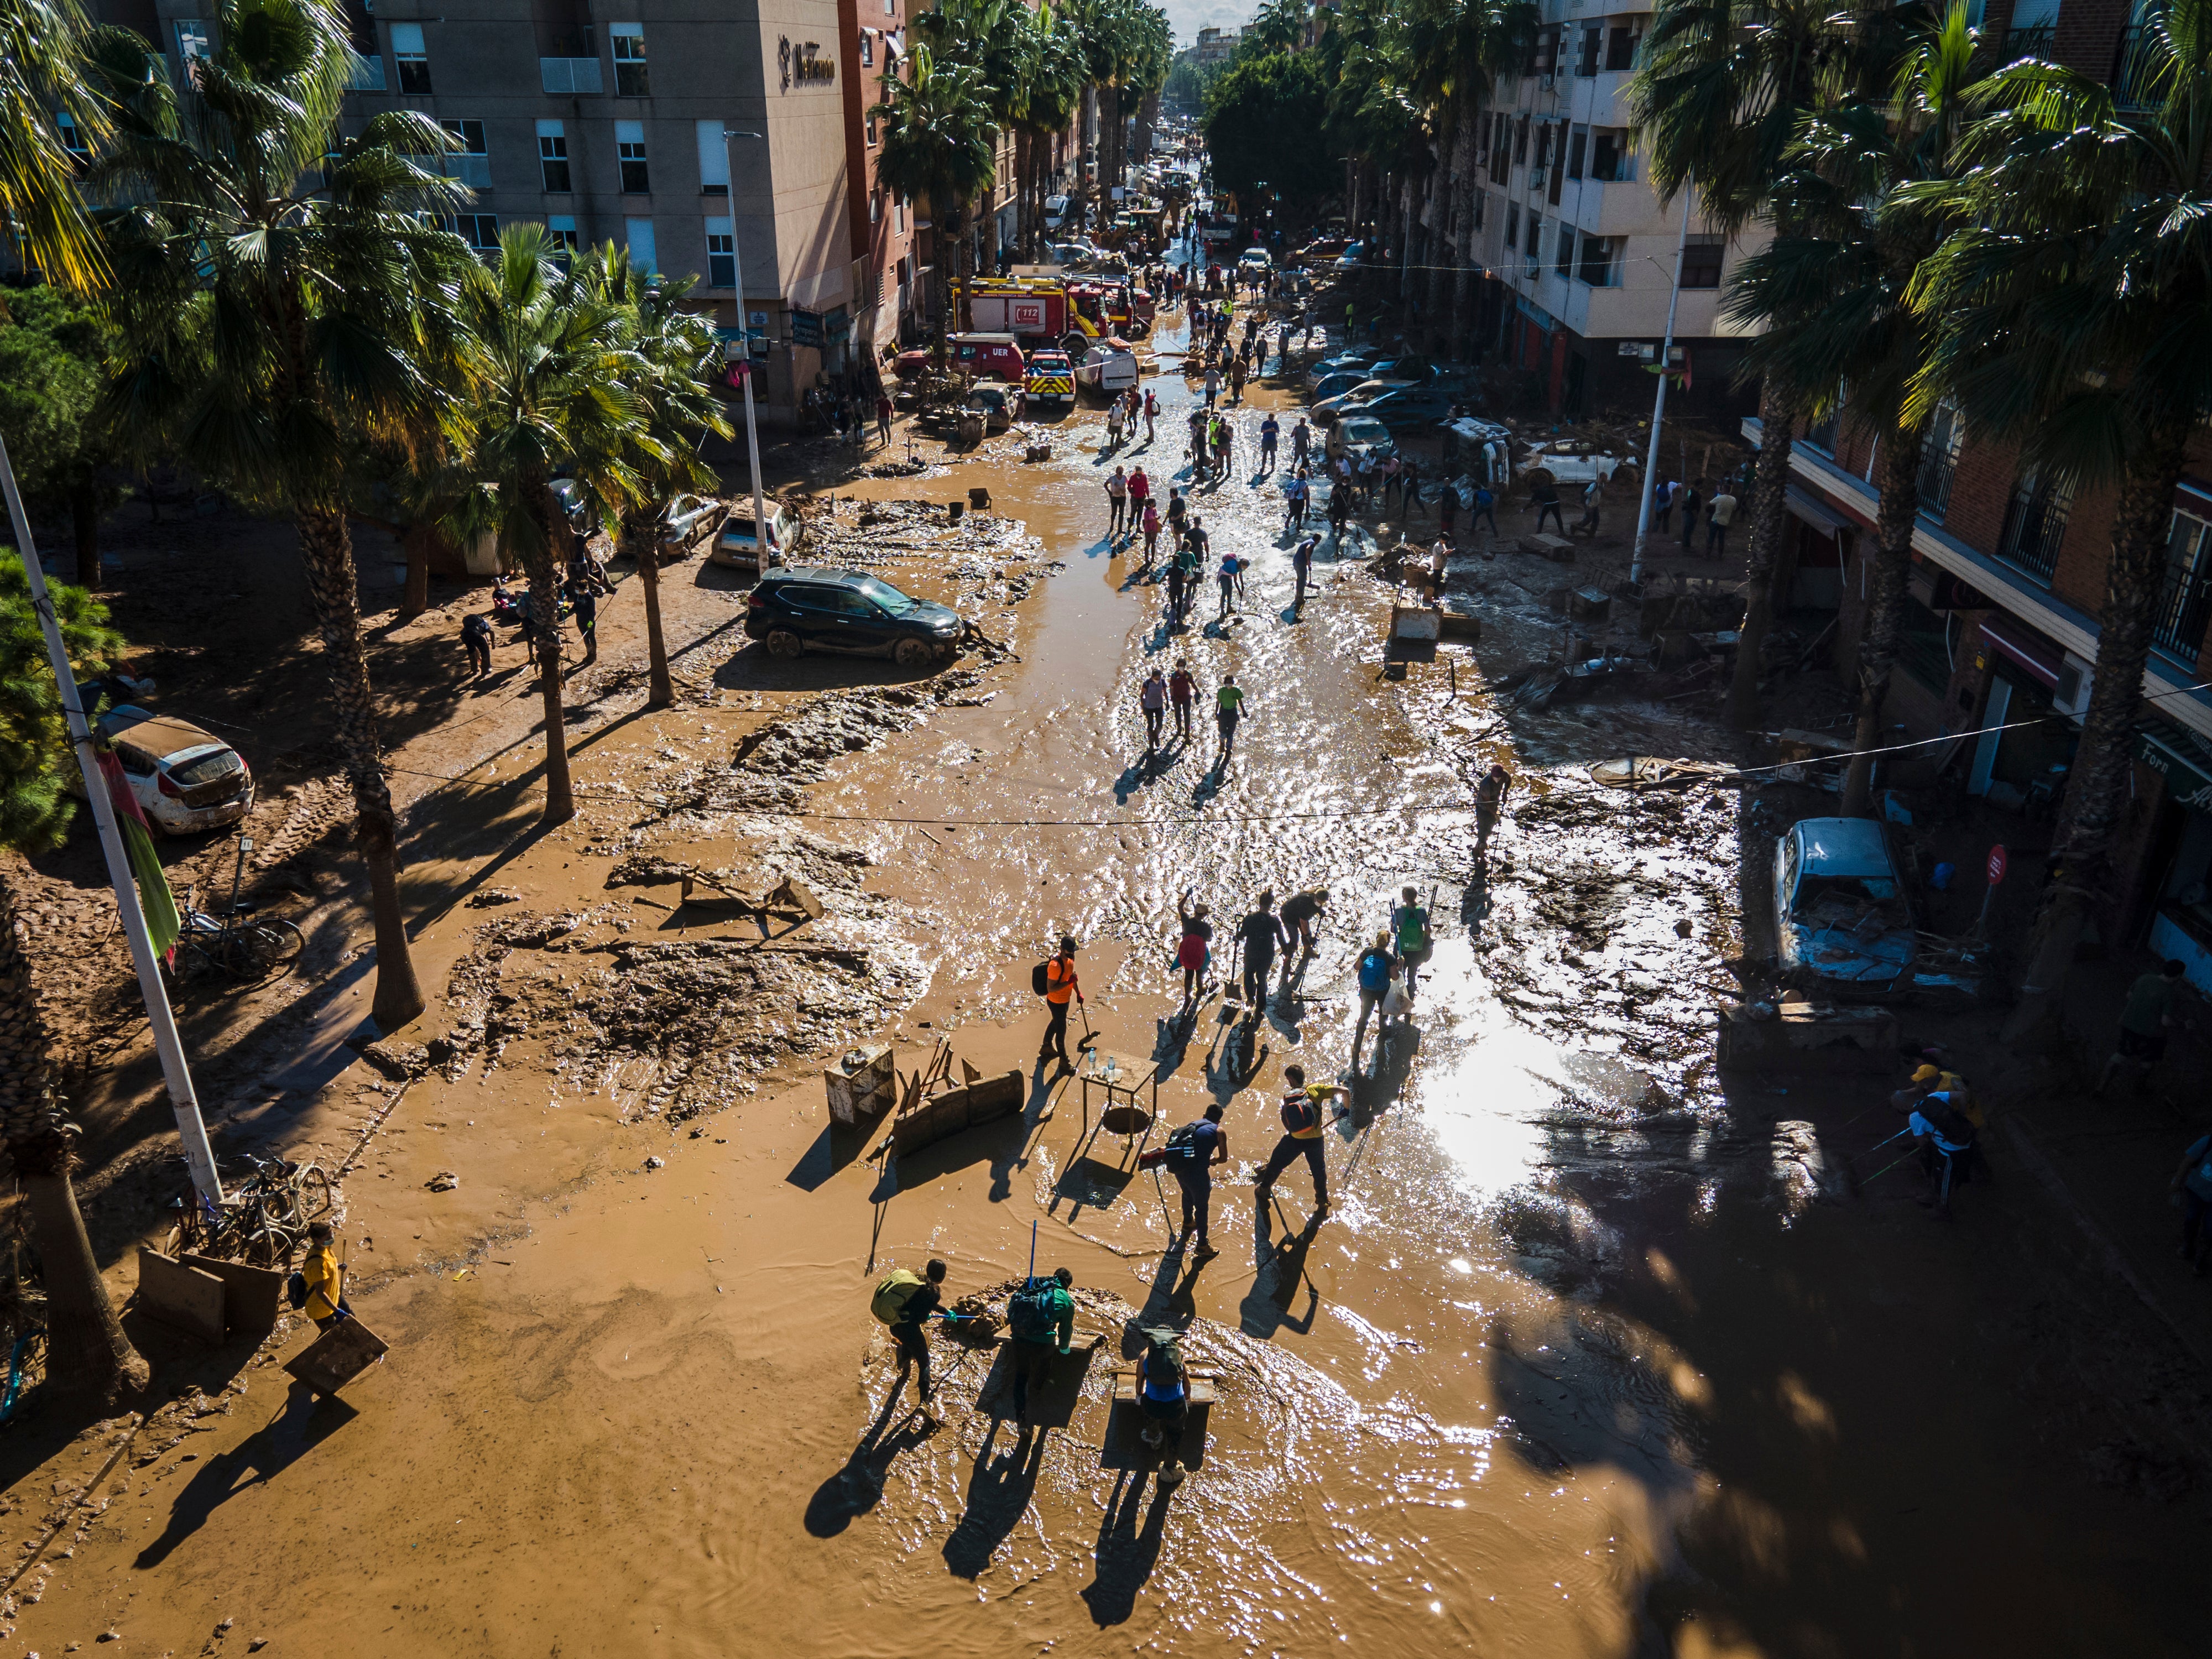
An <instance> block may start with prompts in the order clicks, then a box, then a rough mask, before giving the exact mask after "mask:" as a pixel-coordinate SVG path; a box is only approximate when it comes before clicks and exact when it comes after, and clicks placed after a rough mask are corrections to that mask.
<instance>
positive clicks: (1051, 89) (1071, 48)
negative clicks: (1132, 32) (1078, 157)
mask: <svg viewBox="0 0 2212 1659" xmlns="http://www.w3.org/2000/svg"><path fill="white" fill-rule="evenodd" d="M1027 16H1028V20H1029V21H1028V23H1027V26H1026V27H1024V30H1023V38H1022V41H1021V50H1020V52H1019V54H1018V58H1017V60H1016V61H1017V64H1018V70H1017V74H1018V83H1019V86H1020V97H1019V99H1018V103H1017V106H1016V112H1015V116H1014V124H1015V125H1014V170H1015V173H1016V175H1017V176H1018V179H1020V186H1019V187H1020V191H1021V210H1020V214H1019V216H1018V226H1017V229H1016V232H1015V234H1016V237H1017V239H1018V240H1019V242H1020V244H1021V249H1022V252H1023V255H1024V257H1025V258H1035V257H1036V243H1037V231H1038V229H1039V228H1040V227H1041V226H1042V223H1043V222H1044V198H1045V196H1046V193H1047V192H1046V188H1045V185H1046V181H1047V178H1048V175H1049V173H1051V170H1052V151H1051V144H1052V140H1053V137H1054V135H1055V134H1058V133H1060V132H1064V131H1066V130H1067V124H1068V123H1069V122H1070V121H1071V120H1073V118H1074V117H1075V111H1076V106H1078V105H1079V104H1080V103H1081V102H1082V101H1083V51H1082V43H1081V42H1080V40H1078V38H1077V36H1076V33H1075V31H1074V29H1073V28H1072V27H1070V26H1069V25H1068V23H1067V21H1066V19H1065V17H1063V16H1061V15H1058V14H1055V13H1054V10H1053V9H1052V7H1051V5H1050V4H1049V3H1046V4H1041V5H1039V6H1038V7H1037V9H1036V10H1035V11H1033V12H1030V13H1028V14H1027Z"/></svg>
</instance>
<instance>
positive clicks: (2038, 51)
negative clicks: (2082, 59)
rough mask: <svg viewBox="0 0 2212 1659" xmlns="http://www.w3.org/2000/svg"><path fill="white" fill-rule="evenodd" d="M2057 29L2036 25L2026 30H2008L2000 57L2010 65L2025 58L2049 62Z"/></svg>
mask: <svg viewBox="0 0 2212 1659" xmlns="http://www.w3.org/2000/svg"><path fill="white" fill-rule="evenodd" d="M2055 27H2056V26H2055V25H2053V24H2050V23H2036V24H2033V25H2031V26H2030V27H2027V28H2024V29H2008V30H2006V31H2005V37H2004V44H2003V46H2002V50H2001V52H2000V53H1999V55H2000V56H2001V57H2002V59H2003V60H2004V61H2005V62H2006V63H2008V64H2015V63H2018V62H2019V61H2020V60H2021V58H2038V59H2046V60H2047V59H2048V58H2050V56H2051V35H2052V33H2053V32H2054V30H2055Z"/></svg>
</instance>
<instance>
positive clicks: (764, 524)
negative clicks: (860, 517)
mask: <svg viewBox="0 0 2212 1659" xmlns="http://www.w3.org/2000/svg"><path fill="white" fill-rule="evenodd" d="M760 137H766V135H765V134H763V133H758V132H740V131H736V130H734V129H732V128H730V127H724V128H723V129H722V171H723V172H725V173H727V174H729V176H730V263H731V265H732V271H731V276H732V279H733V280H734V281H735V282H736V283H737V289H738V344H739V345H741V346H743V347H744V355H745V372H744V379H743V380H742V381H741V383H740V386H741V389H742V390H743V392H744V398H745V448H746V449H747V450H748V451H749V452H750V454H751V457H752V464H753V540H754V544H755V545H756V546H757V548H758V549H759V550H760V562H761V568H763V570H765V569H766V568H768V562H769V561H768V505H767V501H766V499H765V497H764V495H763V491H762V489H761V465H760V428H759V427H758V426H757V424H755V422H754V420H753V331H752V313H750V312H749V311H747V310H746V309H745V253H744V238H743V237H742V236H740V235H739V234H738V170H737V167H736V166H735V165H734V164H733V163H732V161H731V159H730V140H731V139H732V138H760Z"/></svg>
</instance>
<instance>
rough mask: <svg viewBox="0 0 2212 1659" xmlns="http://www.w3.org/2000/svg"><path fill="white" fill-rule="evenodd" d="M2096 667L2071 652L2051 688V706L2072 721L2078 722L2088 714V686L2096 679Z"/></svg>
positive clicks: (2067, 654)
mask: <svg viewBox="0 0 2212 1659" xmlns="http://www.w3.org/2000/svg"><path fill="white" fill-rule="evenodd" d="M2096 672H2097V670H2096V665H2094V664H2093V663H2087V662H2084V661H2082V660H2081V658H2079V657H2077V656H2075V654H2074V653H2072V652H2071V651H2069V652H2068V653H2066V661H2065V663H2064V665H2063V666H2062V667H2061V668H2060V669H2059V671H2058V684H2057V685H2056V686H2055V687H2053V688H2052V690H2051V707H2052V708H2055V709H2057V711H2058V712H2059V713H2060V714H2064V715H2066V716H2067V717H2068V718H2069V719H2072V720H2080V719H2081V717H2082V716H2083V715H2085V714H2087V713H2088V712H2089V684H2090V682H2091V681H2092V680H2093V679H2094V678H2095V677H2096Z"/></svg>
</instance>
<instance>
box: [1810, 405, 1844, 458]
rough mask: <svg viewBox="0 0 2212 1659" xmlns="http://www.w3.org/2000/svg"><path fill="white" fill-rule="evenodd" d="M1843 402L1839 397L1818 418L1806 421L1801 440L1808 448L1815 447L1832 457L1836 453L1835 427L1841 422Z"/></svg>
mask: <svg viewBox="0 0 2212 1659" xmlns="http://www.w3.org/2000/svg"><path fill="white" fill-rule="evenodd" d="M1843 419H1844V403H1843V399H1842V398H1837V399H1836V401H1835V402H1834V403H1832V404H1830V405H1829V406H1828V408H1827V410H1826V413H1824V414H1822V415H1821V416H1820V418H1819V419H1817V420H1814V421H1811V422H1808V423H1807V424H1806V427H1805V436H1804V437H1803V439H1802V440H1801V441H1802V442H1803V443H1804V444H1805V446H1806V447H1808V448H1810V449H1817V450H1819V451H1820V453H1822V454H1824V455H1828V456H1831V457H1832V456H1833V455H1834V454H1835V453H1836V428H1838V426H1840V425H1841V424H1842V423H1843Z"/></svg>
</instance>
